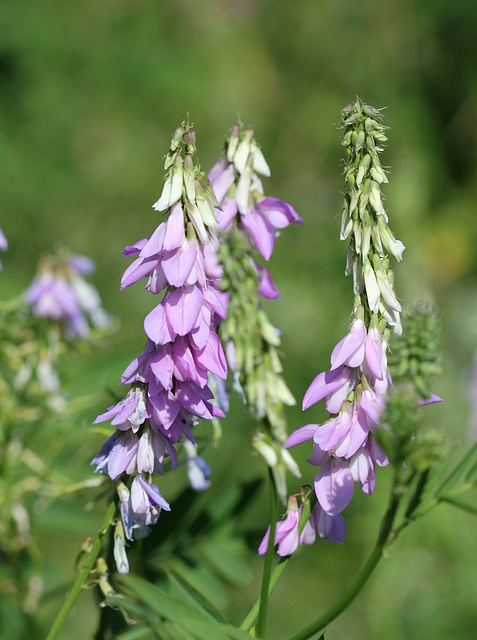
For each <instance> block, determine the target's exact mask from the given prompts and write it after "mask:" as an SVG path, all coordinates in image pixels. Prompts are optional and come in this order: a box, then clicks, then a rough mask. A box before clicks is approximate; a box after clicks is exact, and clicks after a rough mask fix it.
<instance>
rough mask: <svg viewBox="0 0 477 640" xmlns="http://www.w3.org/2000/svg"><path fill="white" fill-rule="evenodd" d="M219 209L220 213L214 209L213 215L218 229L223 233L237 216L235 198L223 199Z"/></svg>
mask: <svg viewBox="0 0 477 640" xmlns="http://www.w3.org/2000/svg"><path fill="white" fill-rule="evenodd" d="M221 207H222V211H221V210H220V209H215V213H216V215H217V224H218V225H219V229H220V230H221V231H224V230H225V229H227V227H228V226H229V225H230V223H231V222H232V220H233V219H234V218H235V216H236V215H237V212H238V209H237V203H236V202H235V198H225V200H224V201H223V202H222V203H221Z"/></svg>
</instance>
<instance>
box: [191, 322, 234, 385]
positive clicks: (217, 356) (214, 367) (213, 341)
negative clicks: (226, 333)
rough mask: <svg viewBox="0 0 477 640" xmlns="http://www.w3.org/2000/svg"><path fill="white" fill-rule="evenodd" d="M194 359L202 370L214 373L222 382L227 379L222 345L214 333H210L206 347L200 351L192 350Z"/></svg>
mask: <svg viewBox="0 0 477 640" xmlns="http://www.w3.org/2000/svg"><path fill="white" fill-rule="evenodd" d="M194 358H195V361H196V362H197V364H198V365H200V366H201V367H202V368H203V369H206V370H207V371H210V372H211V373H214V374H215V375H216V376H219V378H223V379H224V380H225V379H226V378H227V361H226V360H225V354H224V351H223V349H222V343H221V342H220V339H219V336H218V335H217V334H216V333H215V331H211V332H210V335H209V340H208V342H207V344H206V346H205V347H204V348H203V349H201V350H200V351H196V350H194Z"/></svg>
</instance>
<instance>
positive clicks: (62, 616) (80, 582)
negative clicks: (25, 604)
mask: <svg viewBox="0 0 477 640" xmlns="http://www.w3.org/2000/svg"><path fill="white" fill-rule="evenodd" d="M115 513H116V504H115V503H114V502H111V503H110V504H109V506H108V508H107V510H106V515H105V516H104V520H103V522H102V524H101V527H100V529H99V531H98V535H97V537H96V540H95V541H94V543H93V546H92V548H91V551H90V552H89V554H88V557H87V559H86V561H85V563H84V565H83V568H82V569H81V571H80V572H79V573H78V575H77V577H76V580H75V581H74V583H73V586H72V587H71V590H70V592H69V593H68V595H67V596H66V600H65V602H64V604H63V606H62V608H61V609H60V611H59V613H58V615H57V616H56V618H55V620H54V622H53V624H52V626H51V629H50V631H49V633H48V635H47V637H46V640H53V638H56V636H57V634H58V631H59V630H60V629H61V626H62V625H63V623H64V621H65V620H66V617H67V616H68V614H69V612H70V610H71V608H72V607H73V605H74V603H75V602H76V600H77V599H78V596H79V594H80V593H81V590H82V589H83V587H84V585H85V583H86V581H87V579H88V576H89V574H90V572H91V570H92V569H93V565H94V563H95V561H96V558H97V557H98V555H99V552H100V551H101V546H102V543H103V539H104V536H105V535H106V533H107V531H108V529H109V527H110V525H111V523H112V521H113V518H114V515H115Z"/></svg>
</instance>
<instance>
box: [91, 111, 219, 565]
mask: <svg viewBox="0 0 477 640" xmlns="http://www.w3.org/2000/svg"><path fill="white" fill-rule="evenodd" d="M194 153H195V134H194V132H193V130H192V129H191V128H190V126H189V125H187V124H185V123H183V125H182V126H181V127H179V128H178V129H177V130H176V132H175V133H174V135H173V139H172V142H171V147H170V149H169V154H168V156H167V161H166V166H165V168H166V171H167V173H166V178H165V184H164V188H163V191H162V195H161V197H160V198H159V200H158V201H157V202H156V203H155V205H154V208H156V209H158V210H163V209H166V212H165V218H164V221H163V222H161V223H160V224H159V226H158V227H157V228H156V230H155V231H154V232H153V233H152V235H151V237H150V238H145V239H143V240H139V241H138V242H136V243H135V244H134V245H130V246H128V247H126V248H125V250H124V255H126V256H137V257H136V259H135V260H134V261H133V262H132V263H131V264H130V265H129V267H127V269H126V270H125V272H124V274H123V277H122V279H121V289H124V288H126V287H129V286H130V285H131V284H134V283H135V282H138V281H139V280H140V279H142V278H147V281H146V285H145V289H146V290H147V291H149V292H150V293H152V294H159V293H161V292H163V291H164V295H163V297H162V299H161V301H160V302H159V304H157V305H156V306H155V307H154V308H153V309H152V311H151V312H150V313H149V314H148V315H147V316H146V318H145V320H144V329H145V331H146V334H147V336H148V338H149V339H148V342H147V346H146V348H145V350H144V351H143V353H142V354H141V355H139V356H138V357H137V358H135V359H134V360H133V361H132V362H131V363H130V364H129V365H128V366H127V367H126V369H125V371H124V373H123V375H122V377H121V384H131V385H132V387H131V389H130V391H129V393H128V394H127V395H126V397H125V398H124V399H123V400H121V401H120V402H118V403H117V404H116V405H114V406H113V407H110V408H109V409H108V410H107V411H106V412H105V413H103V414H101V415H100V416H98V417H97V418H96V420H95V422H104V421H106V420H110V421H111V424H112V425H113V426H114V427H115V428H116V431H115V433H114V434H113V436H111V438H109V440H108V441H107V442H106V443H105V445H103V447H102V449H101V451H100V453H99V455H98V456H97V457H96V458H95V460H94V463H95V464H96V465H97V471H105V470H107V473H108V474H109V476H110V477H111V478H112V479H113V480H118V479H119V478H120V481H119V482H118V483H117V489H118V494H119V498H120V502H121V515H122V526H123V529H124V535H123V534H122V533H121V527H118V532H119V533H118V536H117V537H116V538H117V539H116V551H117V555H118V558H119V560H120V564H121V568H122V569H124V570H125V571H127V561H125V546H124V537H126V538H127V539H129V540H132V538H133V537H140V536H143V535H147V533H148V527H149V526H150V525H153V524H154V523H155V522H157V520H158V518H159V515H160V512H161V510H162V509H165V510H170V507H169V504H168V503H167V501H166V500H165V499H164V498H163V497H162V496H161V494H160V492H159V489H158V487H157V486H156V485H155V484H153V482H152V477H151V476H152V475H153V474H158V473H159V474H162V473H163V471H164V461H165V460H166V459H167V458H169V459H170V464H171V466H172V468H173V469H175V468H176V467H177V466H178V459H177V452H176V449H175V446H176V445H177V444H178V443H180V442H182V443H184V442H186V443H187V444H188V445H190V446H191V447H192V449H193V451H194V455H193V456H192V455H188V456H186V457H187V466H188V469H189V475H190V476H191V479H192V481H193V483H194V484H195V486H196V488H198V489H204V488H206V486H208V484H210V483H209V480H208V477H209V475H210V469H208V467H207V465H206V463H205V461H203V459H202V458H200V457H198V456H197V454H196V451H195V439H194V435H193V429H194V427H195V426H196V425H197V424H198V423H199V418H204V419H207V420H211V419H213V418H214V417H218V416H224V414H223V412H222V410H221V409H219V408H218V407H217V406H215V405H213V404H212V402H211V401H212V399H213V394H212V392H211V390H210V388H209V386H208V374H209V373H210V374H211V375H216V376H220V377H222V378H226V377H227V367H226V362H225V355H224V352H223V349H222V345H221V344H220V340H219V338H218V336H217V334H216V333H215V331H214V321H215V318H216V317H218V316H224V315H225V313H226V308H227V302H228V298H227V295H226V294H223V293H222V292H220V291H219V282H220V278H221V277H222V266H221V265H220V264H219V261H218V258H217V255H216V253H217V250H218V248H219V243H218V240H217V238H216V236H215V229H216V227H217V223H216V220H215V215H214V207H215V206H216V205H217V201H216V200H215V197H214V196H213V194H212V190H211V188H210V186H209V185H208V184H207V181H206V180H205V179H204V176H203V174H202V173H201V172H200V169H199V167H198V165H197V163H196V164H194V161H193V159H192V156H193V155H194ZM217 170H218V171H217V175H216V177H217V179H218V180H219V181H220V182H221V183H222V184H227V176H226V175H224V176H223V177H221V176H220V172H221V170H222V168H220V167H218V168H217ZM185 447H186V445H184V448H185ZM128 476H129V477H128ZM128 487H129V488H128ZM121 536H122V537H121ZM126 560H127V559H126Z"/></svg>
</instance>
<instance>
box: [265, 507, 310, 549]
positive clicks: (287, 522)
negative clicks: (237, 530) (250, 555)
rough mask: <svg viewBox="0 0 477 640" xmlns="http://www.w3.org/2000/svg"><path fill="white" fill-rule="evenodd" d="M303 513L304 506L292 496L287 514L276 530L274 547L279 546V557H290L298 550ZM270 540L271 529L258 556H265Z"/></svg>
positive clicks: (278, 523)
mask: <svg viewBox="0 0 477 640" xmlns="http://www.w3.org/2000/svg"><path fill="white" fill-rule="evenodd" d="M302 511H303V504H302V505H300V507H299V506H298V503H297V499H296V497H295V496H290V497H289V499H288V509H287V512H286V514H285V518H284V519H283V520H281V521H280V522H277V526H276V530H275V539H274V541H273V544H274V545H278V555H279V556H289V555H291V554H292V553H294V552H295V551H296V550H297V548H298V543H299V541H300V534H299V531H298V524H299V521H300V515H301V512H302ZM269 540H270V527H268V529H267V532H266V533H265V535H264V537H263V540H262V542H261V543H260V546H259V548H258V555H259V556H263V555H264V554H265V553H266V552H267V548H268V542H269Z"/></svg>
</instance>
